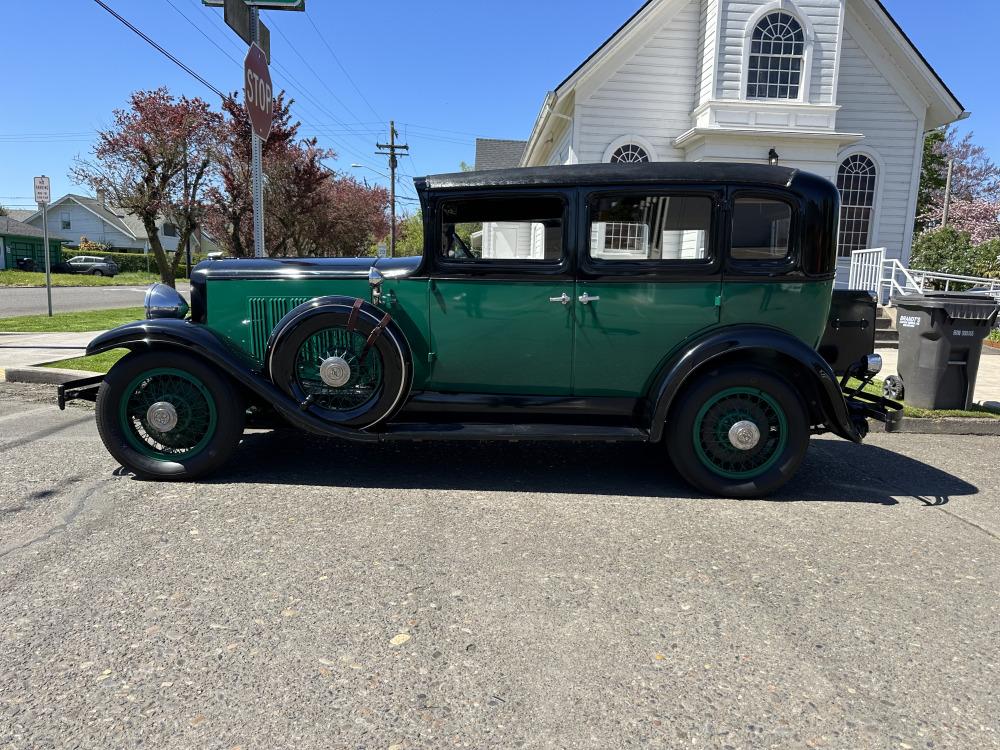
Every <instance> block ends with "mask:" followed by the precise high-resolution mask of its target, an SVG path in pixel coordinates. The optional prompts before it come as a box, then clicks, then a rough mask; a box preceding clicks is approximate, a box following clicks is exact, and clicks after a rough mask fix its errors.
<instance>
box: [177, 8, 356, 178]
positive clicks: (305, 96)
mask: <svg viewBox="0 0 1000 750" xmlns="http://www.w3.org/2000/svg"><path fill="white" fill-rule="evenodd" d="M191 2H192V3H194V4H195V7H196V8H198V10H199V11H200V12H201V14H202V15H203V16H205V17H206V18H208V19H209V21H210V22H211V24H212V25H213V26H215V28H217V29H219V30H221V31H222V34H223V38H224V39H225V40H226V41H228V42H229V43H230V45H231V46H232V47H234V48H236V50H237V52H239V46H238V45H237V43H236V42H235V41H233V39H232V35H231V34H229V32H228V30H227V29H226V28H225V27H223V26H222V25H221V24H220V23H219V21H218V20H217V18H216V17H215V15H213V14H212V13H210V12H208V11H206V10H205V8H204V7H203V6H201V5H199V4H198V0H191ZM171 4H173V3H171ZM178 12H179V11H178ZM181 15H182V16H184V14H183V13H181ZM185 18H187V16H185ZM187 21H188V23H191V24H192V25H194V26H195V28H197V29H198V30H199V32H201V33H202V34H203V35H204V31H202V30H201V28H200V27H198V26H197V24H195V23H194V22H193V21H191V19H189V18H187ZM286 39H287V38H286ZM213 44H215V42H214V41H213ZM215 46H216V48H218V49H219V50H220V51H221V52H222V53H223V54H225V55H226V57H229V59H231V60H232V59H233V58H232V56H231V55H229V54H228V53H227V52H226V51H225V50H222V49H221V48H220V47H219V45H218V44H215ZM274 65H275V67H277V69H278V70H279V71H281V75H278V74H277V72H276V73H275V77H276V78H278V79H279V83H280V81H281V79H287V80H286V83H287V82H288V81H291V83H292V84H294V85H284V86H282V87H281V88H283V89H285V90H286V91H290V92H291V93H292V94H294V93H295V92H296V91H298V93H299V94H301V97H300V100H299V101H298V102H297V103H298V105H299V107H303V106H304V105H305V101H308V102H311V103H312V105H313V106H314V107H316V108H317V110H322V111H323V112H325V114H326V116H327V117H331V118H333V119H337V118H336V116H335V115H334V114H333V113H332V112H330V111H329V110H326V109H325V108H324V107H323V105H322V104H320V103H319V102H318V100H317V99H316V98H315V97H314V96H313V95H312V94H311V92H310V91H309V90H308V89H306V87H305V86H304V85H303V84H302V83H301V82H300V81H299V80H298V79H297V78H296V77H295V76H294V75H292V73H291V71H289V70H288V69H287V68H286V67H285V66H284V65H282V64H281V63H280V62H278V61H277V60H275V61H274ZM302 100H305V101H302ZM295 119H297V120H298V121H299V123H300V124H301V125H302V126H303V127H304V128H305V129H307V130H309V131H312V132H313V133H316V134H317V135H319V136H322V137H323V139H324V140H329V141H330V142H331V143H333V145H334V146H336V147H337V150H338V151H339V152H342V153H348V154H352V155H353V156H356V157H358V158H359V159H362V160H367V159H366V158H365V157H364V156H362V155H361V154H359V153H358V152H356V151H352V150H351V149H350V148H349V147H348V146H347V145H346V144H343V143H340V142H338V139H336V138H334V137H333V135H332V134H330V133H327V132H325V131H324V130H322V129H321V128H320V127H317V126H316V125H314V124H312V123H311V122H310V121H309V120H307V119H306V118H304V117H302V116H300V115H299V114H298V113H297V114H296V115H295ZM345 127H346V125H345ZM365 143H366V144H367V142H365Z"/></svg>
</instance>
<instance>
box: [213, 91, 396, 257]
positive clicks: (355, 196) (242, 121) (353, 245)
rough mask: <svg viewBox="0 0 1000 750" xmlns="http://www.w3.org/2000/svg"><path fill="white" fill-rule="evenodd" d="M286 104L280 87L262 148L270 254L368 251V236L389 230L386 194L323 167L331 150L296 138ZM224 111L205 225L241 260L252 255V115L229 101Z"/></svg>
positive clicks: (289, 104)
mask: <svg viewBox="0 0 1000 750" xmlns="http://www.w3.org/2000/svg"><path fill="white" fill-rule="evenodd" d="M291 104H292V101H291V100H288V101H286V100H285V97H284V93H283V92H282V93H281V94H279V95H278V97H276V99H275V105H274V124H273V125H272V129H271V137H270V138H269V139H268V140H267V142H266V143H265V144H264V149H263V159H264V173H265V177H266V180H265V184H264V237H265V240H266V242H267V253H268V255H271V256H279V257H287V256H291V257H309V256H333V257H336V256H341V257H342V256H354V255H364V254H368V253H369V252H370V246H371V242H372V240H373V238H374V237H379V236H384V235H385V233H386V232H387V231H388V230H387V227H388V214H387V206H388V203H389V195H388V192H387V191H386V190H385V189H384V188H380V187H368V186H367V185H363V184H362V183H359V182H358V181H357V180H355V179H354V178H352V177H349V176H346V175H342V174H337V173H335V172H333V171H331V170H330V169H328V168H327V167H326V166H325V165H324V164H323V162H324V161H325V160H327V159H334V158H336V153H334V152H333V151H331V150H329V149H324V148H320V146H319V145H318V142H317V140H316V139H315V138H310V139H299V138H298V131H299V123H298V122H292V120H291V113H290V106H291ZM223 110H224V112H225V115H226V118H225V124H224V126H223V137H222V138H221V141H220V149H219V154H218V161H219V164H220V174H221V181H220V184H219V185H218V186H217V187H216V188H215V189H214V190H212V191H211V192H210V196H209V197H210V202H211V211H210V216H209V219H208V227H209V229H210V231H211V232H212V234H213V236H215V237H216V238H218V239H219V241H221V243H222V245H223V246H224V247H225V248H226V250H227V251H228V252H229V253H230V254H232V255H236V256H239V257H243V256H247V255H252V254H253V205H252V199H251V176H250V120H249V117H248V116H247V114H246V110H245V109H244V108H243V107H242V106H241V105H240V104H238V103H237V102H236V100H235V98H231V99H230V100H228V101H227V102H226V103H225V104H224V105H223Z"/></svg>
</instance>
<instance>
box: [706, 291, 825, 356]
mask: <svg viewBox="0 0 1000 750" xmlns="http://www.w3.org/2000/svg"><path fill="white" fill-rule="evenodd" d="M832 297H833V279H829V280H825V281H817V280H811V279H810V280H808V281H798V282H774V281H769V282H766V283H760V282H753V281H750V282H743V281H730V282H725V283H724V284H723V289H722V318H721V321H720V322H721V324H722V325H737V324H746V323H757V324H759V325H766V326H772V327H774V328H780V329H781V330H783V331H787V332H788V333H790V334H792V335H793V336H795V337H796V338H799V339H802V341H804V342H805V343H807V344H809V346H811V347H813V348H816V346H817V345H818V344H819V341H820V339H821V338H822V337H823V332H824V331H825V329H826V323H827V317H828V316H829V314H830V303H831V300H832Z"/></svg>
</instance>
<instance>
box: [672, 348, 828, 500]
mask: <svg viewBox="0 0 1000 750" xmlns="http://www.w3.org/2000/svg"><path fill="white" fill-rule="evenodd" d="M696 377H697V382H695V383H693V384H692V385H691V386H690V387H688V388H687V389H685V390H684V391H683V392H682V393H681V394H680V395H679V396H678V397H677V400H676V401H675V402H674V404H673V406H672V407H671V411H670V415H669V417H668V420H667V425H666V433H667V448H668V449H669V451H670V457H671V459H672V460H673V463H674V466H675V467H676V468H677V471H678V472H679V473H680V474H681V476H682V477H684V479H685V480H687V481H688V482H689V483H690V484H692V485H693V486H694V487H696V488H697V489H699V490H701V491H702V492H705V493H706V494H708V495H712V496H716V497H761V496H764V495H769V494H771V493H773V492H775V491H776V490H777V489H778V488H780V487H781V486H782V485H784V484H785V483H786V482H787V481H788V480H789V479H791V478H792V477H793V476H794V475H795V472H796V471H797V470H798V468H799V465H800V464H801V463H802V459H803V458H804V457H805V454H806V450H807V448H808V447H809V421H808V418H807V413H806V408H805V405H804V403H803V401H802V398H801V396H800V395H799V393H798V391H797V390H796V389H795V388H794V387H793V386H791V385H790V384H789V383H788V382H787V381H785V380H784V379H783V378H781V377H778V376H776V375H772V374H771V373H769V372H767V371H765V370H762V369H759V368H757V367H750V366H727V367H723V368H719V369H717V370H714V371H711V372H707V373H704V374H699V375H697V376H696ZM734 420H736V421H740V422H743V421H749V422H753V423H754V425H755V426H756V427H757V431H758V433H759V439H758V441H757V442H756V444H755V445H754V447H753V448H750V449H748V450H739V449H737V448H736V447H735V446H734V445H733V444H732V443H731V442H728V441H729V433H728V430H727V425H729V427H730V428H732V427H733V425H732V424H730V422H733V421H734ZM751 440H752V438H751Z"/></svg>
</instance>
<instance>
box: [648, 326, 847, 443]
mask: <svg viewBox="0 0 1000 750" xmlns="http://www.w3.org/2000/svg"><path fill="white" fill-rule="evenodd" d="M753 362H756V363H760V364H765V365H769V366H771V367H774V368H775V369H776V370H777V371H778V373H779V374H784V375H786V376H787V377H789V378H790V379H793V380H795V381H796V382H795V383H794V385H796V387H798V388H799V390H800V391H802V392H803V393H802V395H803V397H804V398H805V401H806V403H807V405H808V406H809V409H810V413H811V417H812V421H813V422H814V423H817V424H823V425H825V427H826V428H827V429H828V430H830V431H831V432H833V433H835V434H836V435H839V436H840V437H842V438H844V439H846V440H850V441H852V442H855V443H860V442H861V441H862V435H861V433H860V432H859V430H858V428H857V426H856V425H855V424H854V421H853V420H852V418H851V414H850V410H849V409H848V406H847V402H846V401H845V400H844V394H843V392H842V391H841V389H840V385H839V383H838V382H837V376H836V375H835V374H834V372H833V369H832V368H831V367H830V365H829V363H827V361H826V360H825V359H823V357H822V356H821V355H820V354H819V352H817V351H816V350H815V349H813V348H812V347H810V346H809V345H808V344H806V343H805V342H803V341H802V340H801V339H798V338H796V337H795V336H792V335H791V334H789V333H787V332H786V331H782V330H781V329H778V328H772V327H769V326H760V325H736V326H730V327H727V328H720V329H717V330H714V331H711V332H709V333H707V334H705V335H704V336H702V337H700V338H697V339H695V340H694V341H692V342H690V343H689V344H687V345H686V346H684V347H683V348H682V349H681V350H680V351H679V352H676V353H675V354H673V355H672V356H670V357H669V358H668V359H667V361H666V362H665V363H664V365H663V366H662V367H661V368H660V370H659V373H658V375H657V377H656V378H655V379H654V381H653V384H652V386H651V388H650V390H649V398H648V400H647V403H648V413H647V418H648V419H649V426H650V439H651V440H652V441H659V440H660V439H662V437H663V431H664V427H665V425H666V421H667V417H668V415H669V414H670V407H671V405H672V404H673V402H674V398H675V397H676V396H677V394H678V393H680V392H681V391H682V390H683V389H684V387H685V386H687V385H688V384H689V383H691V382H692V379H693V378H695V377H697V376H698V374H699V373H704V372H707V371H709V370H710V369H713V368H715V367H718V366H720V365H723V364H734V363H753ZM783 370H784V372H783V373H782V371H783Z"/></svg>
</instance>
